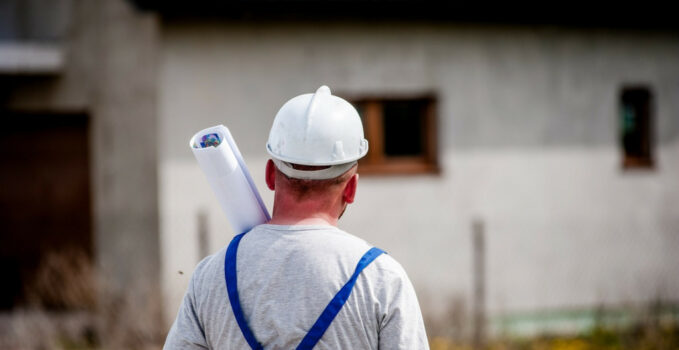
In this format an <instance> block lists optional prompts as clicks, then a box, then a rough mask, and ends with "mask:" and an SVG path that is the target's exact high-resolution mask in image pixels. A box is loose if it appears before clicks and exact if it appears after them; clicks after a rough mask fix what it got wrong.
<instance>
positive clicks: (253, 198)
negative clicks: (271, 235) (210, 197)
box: [189, 125, 271, 234]
mask: <svg viewBox="0 0 679 350" xmlns="http://www.w3.org/2000/svg"><path fill="white" fill-rule="evenodd" d="M189 145H190V146H191V150H192V151H193V155H194V156H196V160H198V164H199V165H200V168H201V169H203V173H205V176H206V177H207V181H208V182H209V183H210V187H212V191H213V192H214V193H215V195H216V196H217V200H218V201H219V204H220V205H221V207H222V210H223V211H224V214H226V218H227V220H228V221H229V223H230V224H231V228H233V230H234V232H235V233H236V234H239V233H243V232H246V231H248V230H250V229H251V228H253V227H255V226H257V225H259V224H262V223H265V222H266V221H268V220H269V219H271V217H270V216H269V211H268V210H267V209H266V205H264V201H262V197H260V195H259V191H257V187H255V183H254V181H252V177H251V176H250V172H249V171H248V168H247V166H245V161H243V157H242V156H241V154H240V151H239V150H238V146H236V142H235V141H234V140H233V137H232V136H231V133H230V132H229V129H227V128H226V127H225V126H224V125H217V126H213V127H211V128H207V129H204V130H201V131H199V132H197V133H196V134H195V135H193V137H192V138H191V141H190V142H189Z"/></svg>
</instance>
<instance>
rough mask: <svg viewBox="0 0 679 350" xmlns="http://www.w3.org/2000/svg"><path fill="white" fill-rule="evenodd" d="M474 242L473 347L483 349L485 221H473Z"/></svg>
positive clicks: (484, 323)
mask: <svg viewBox="0 0 679 350" xmlns="http://www.w3.org/2000/svg"><path fill="white" fill-rule="evenodd" d="M472 242H473V249H474V253H473V254H474V255H473V259H474V263H473V266H472V269H473V271H472V278H473V284H474V295H473V298H474V305H473V308H474V310H473V312H474V323H473V326H474V329H473V332H474V333H473V344H472V345H473V348H474V349H475V350H480V349H483V348H484V346H485V336H486V334H485V326H486V310H485V299H486V286H485V281H486V268H485V254H486V252H485V239H484V227H483V221H482V220H480V219H476V220H474V221H473V222H472Z"/></svg>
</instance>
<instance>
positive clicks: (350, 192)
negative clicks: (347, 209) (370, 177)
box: [342, 174, 358, 204]
mask: <svg viewBox="0 0 679 350" xmlns="http://www.w3.org/2000/svg"><path fill="white" fill-rule="evenodd" d="M356 187H358V174H354V176H352V177H351V178H350V179H349V181H348V182H347V184H346V186H344V191H343V192H342V200H344V201H345V202H346V203H349V204H351V203H353V202H354V197H355V196H356Z"/></svg>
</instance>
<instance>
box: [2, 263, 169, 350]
mask: <svg viewBox="0 0 679 350" xmlns="http://www.w3.org/2000/svg"><path fill="white" fill-rule="evenodd" d="M40 266H41V267H40V268H39V270H38V272H37V274H36V278H35V280H34V281H33V282H32V283H31V284H30V285H29V286H27V291H26V294H27V295H26V299H27V302H26V305H25V306H23V307H21V308H19V309H18V310H15V311H13V312H11V313H6V314H2V315H0V349H7V350H14V349H16V350H32V349H36V350H38V349H39V350H71V349H73V350H75V349H159V348H160V347H161V345H162V342H163V340H164V334H163V333H162V324H161V322H160V321H161V318H160V293H159V292H158V291H155V290H150V288H147V285H148V284H147V283H144V281H140V282H138V283H136V284H135V285H131V286H114V285H112V284H111V283H110V282H109V281H107V280H106V279H105V278H102V277H101V276H100V275H101V274H97V273H96V271H95V269H94V268H93V266H92V264H91V263H90V260H89V259H88V258H87V257H86V256H85V255H83V254H80V253H78V252H76V251H70V252H61V253H58V254H57V253H52V254H48V255H46V256H45V257H44V258H43V260H42V262H41V265H40ZM130 291H134V294H132V293H131V292H130Z"/></svg>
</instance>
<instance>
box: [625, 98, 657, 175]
mask: <svg viewBox="0 0 679 350" xmlns="http://www.w3.org/2000/svg"><path fill="white" fill-rule="evenodd" d="M651 99H652V96H651V92H650V91H649V89H648V88H645V87H628V88H624V89H623V90H622V93H621V94H620V102H621V108H620V127H621V139H622V148H623V162H622V166H623V168H625V169H629V168H651V167H653V152H652V151H653V149H652V146H653V143H652V141H653V140H652V137H651V135H652V123H651V122H652V120H651V112H652V111H651Z"/></svg>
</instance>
